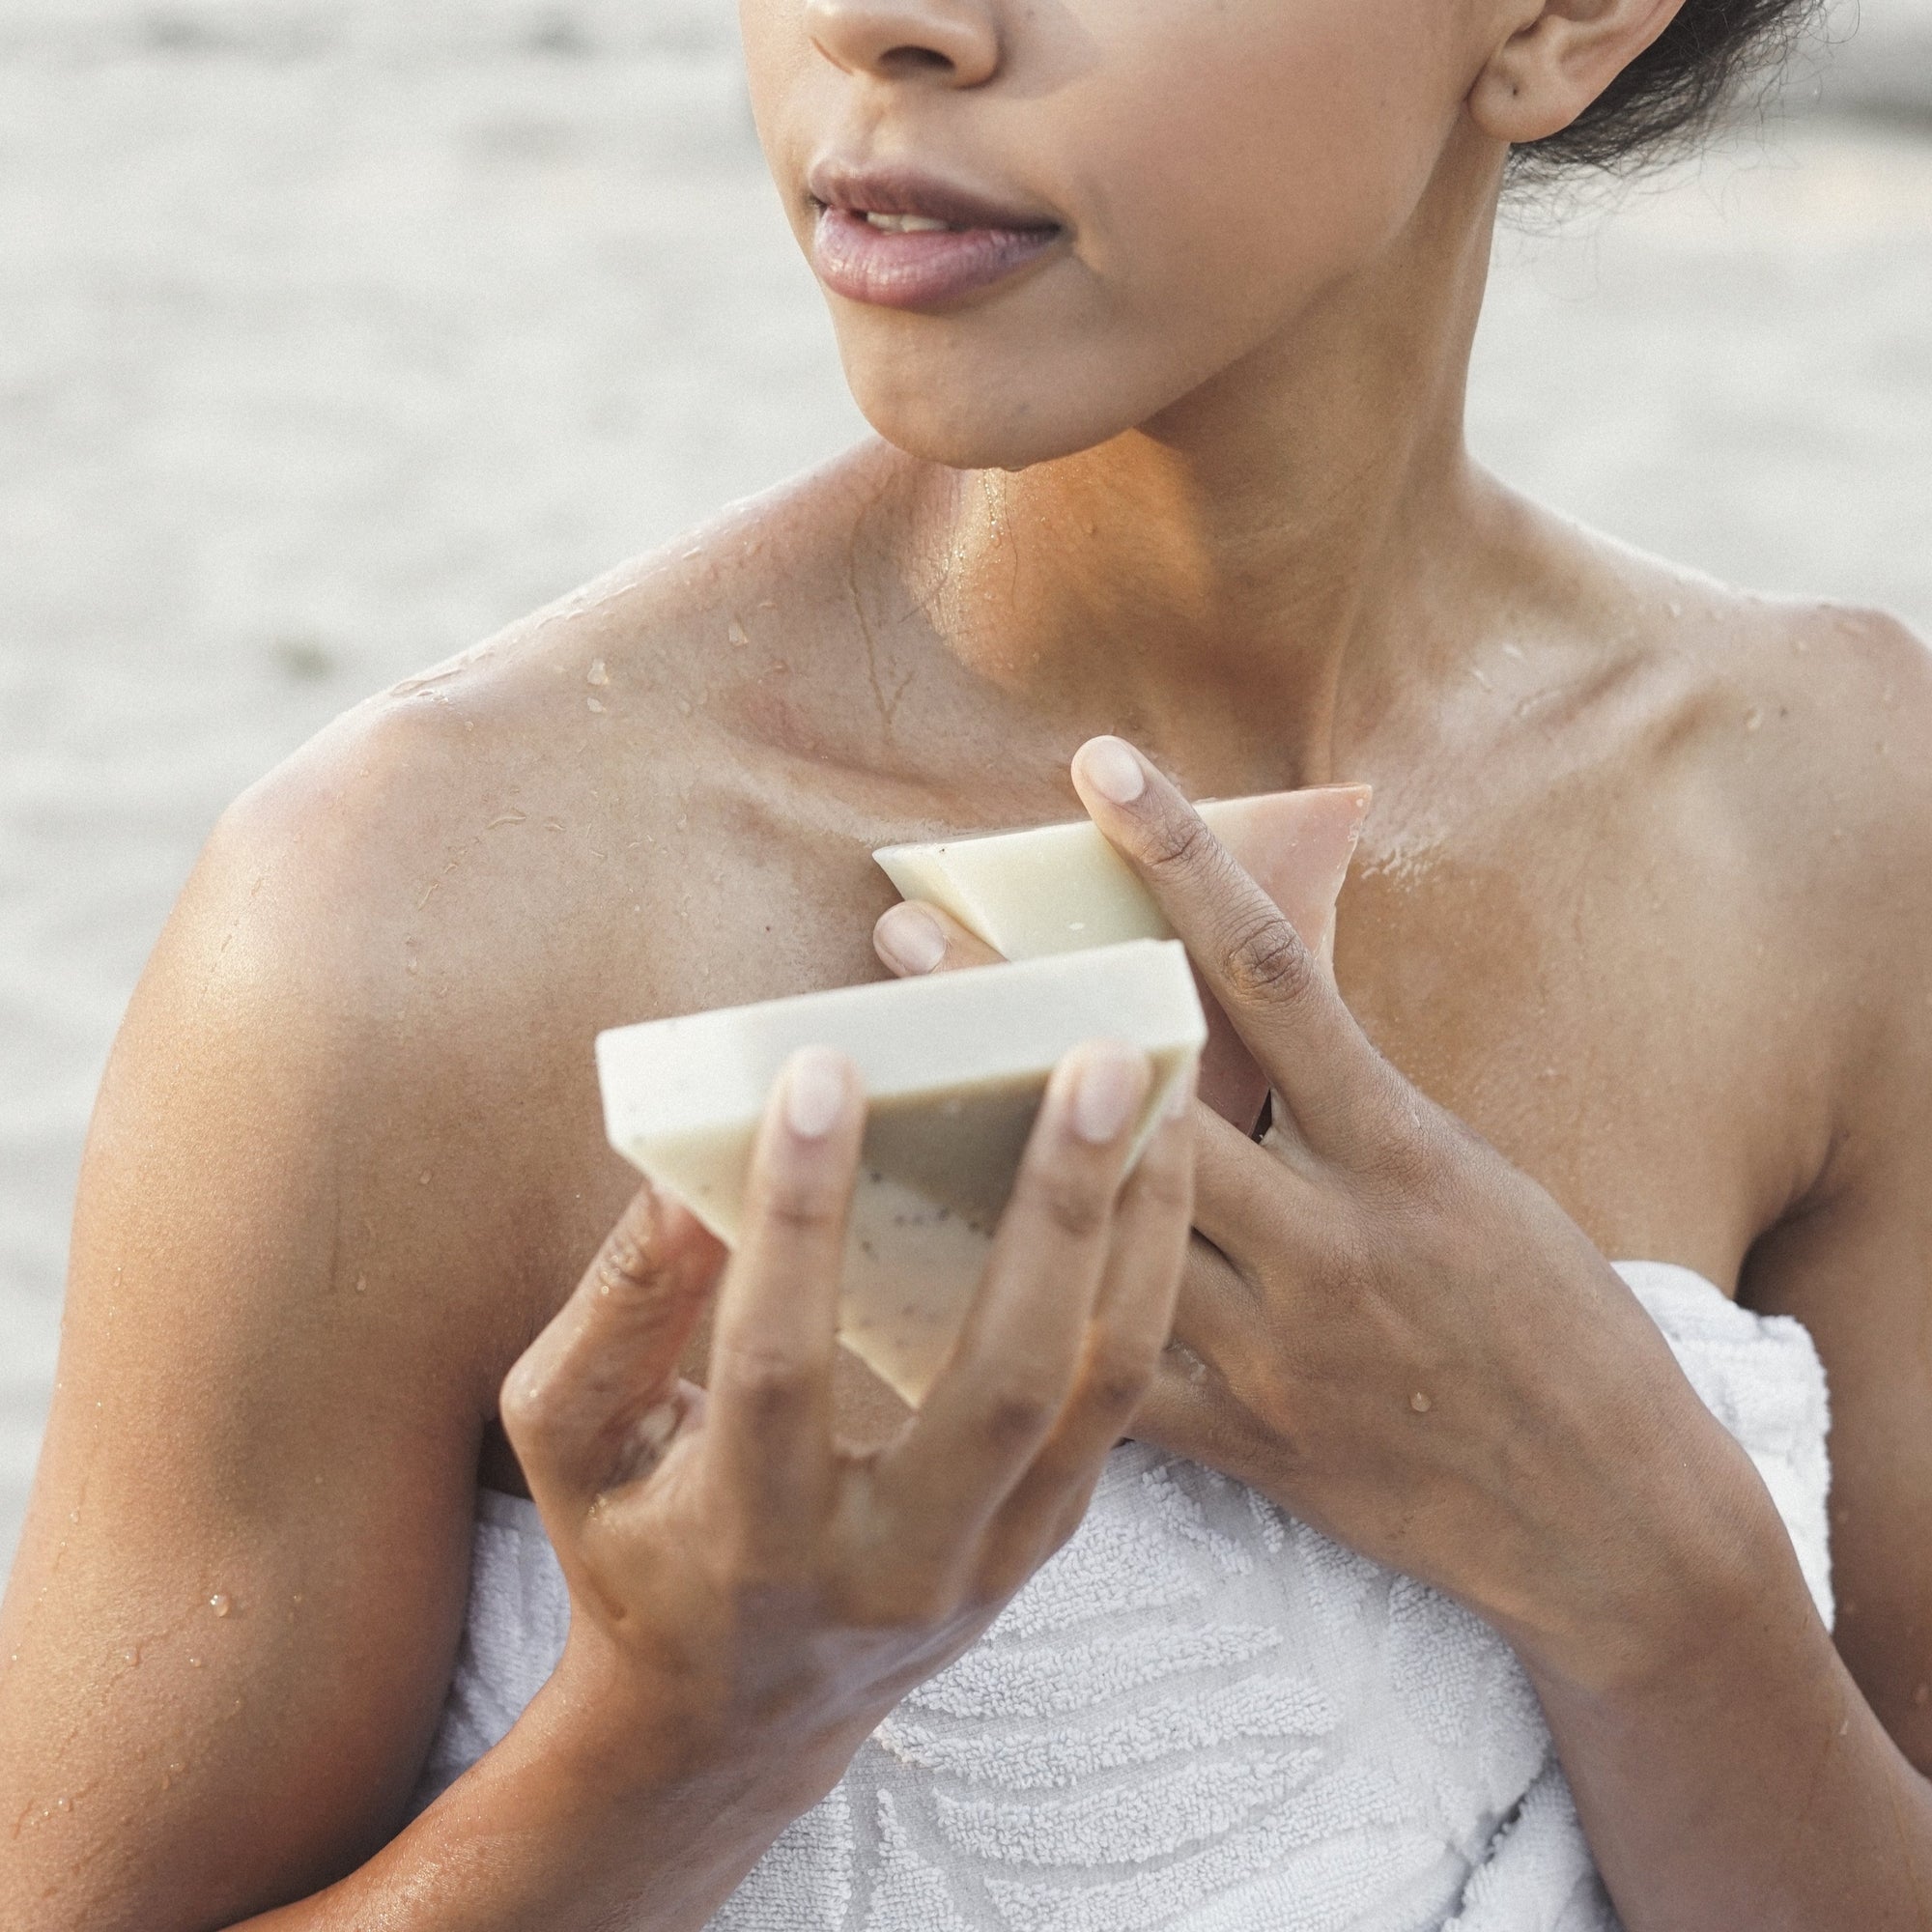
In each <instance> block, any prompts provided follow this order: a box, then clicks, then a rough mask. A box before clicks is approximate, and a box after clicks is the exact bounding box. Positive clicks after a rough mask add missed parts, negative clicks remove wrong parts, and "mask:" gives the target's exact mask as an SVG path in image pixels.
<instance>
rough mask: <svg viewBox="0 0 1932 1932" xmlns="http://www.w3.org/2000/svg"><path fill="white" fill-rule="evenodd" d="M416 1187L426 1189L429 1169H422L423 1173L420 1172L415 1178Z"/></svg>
mask: <svg viewBox="0 0 1932 1932" xmlns="http://www.w3.org/2000/svg"><path fill="white" fill-rule="evenodd" d="M416 1185H417V1186H418V1187H427V1186H428V1185H429V1169H428V1168H424V1169H423V1171H422V1172H421V1173H420V1174H419V1175H417V1176H416Z"/></svg>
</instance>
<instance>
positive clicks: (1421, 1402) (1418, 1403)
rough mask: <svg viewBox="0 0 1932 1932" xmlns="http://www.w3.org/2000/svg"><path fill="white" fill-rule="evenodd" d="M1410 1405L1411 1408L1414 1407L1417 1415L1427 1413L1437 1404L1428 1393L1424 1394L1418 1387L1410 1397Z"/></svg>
mask: <svg viewBox="0 0 1932 1932" xmlns="http://www.w3.org/2000/svg"><path fill="white" fill-rule="evenodd" d="M1408 1406H1409V1407H1410V1408H1412V1409H1414V1411H1415V1412H1416V1414H1417V1415H1427V1414H1428V1413H1429V1411H1430V1410H1431V1409H1432V1408H1434V1407H1435V1404H1434V1403H1433V1402H1431V1401H1430V1400H1429V1398H1428V1397H1427V1396H1426V1395H1424V1394H1423V1392H1422V1391H1421V1390H1420V1389H1417V1390H1416V1392H1415V1393H1414V1394H1413V1395H1412V1396H1410V1397H1409V1399H1408Z"/></svg>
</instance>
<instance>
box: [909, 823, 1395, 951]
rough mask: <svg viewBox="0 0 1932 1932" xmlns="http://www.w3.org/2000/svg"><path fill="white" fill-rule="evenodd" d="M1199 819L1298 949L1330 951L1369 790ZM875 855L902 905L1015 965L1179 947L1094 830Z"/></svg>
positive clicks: (1051, 831) (1034, 832)
mask: <svg viewBox="0 0 1932 1932" xmlns="http://www.w3.org/2000/svg"><path fill="white" fill-rule="evenodd" d="M1195 809H1196V810H1198V811H1199V812H1200V814H1201V816H1202V818H1203V820H1204V821H1205V822H1206V824H1207V826H1208V830H1209V831H1210V832H1212V833H1213V834H1214V836H1215V837H1216V838H1219V839H1220V840H1221V842H1222V843H1223V844H1224V845H1225V846H1227V848H1228V850H1229V852H1230V853H1231V854H1232V856H1233V857H1234V858H1235V859H1236V861H1237V862H1238V863H1239V865H1240V866H1241V867H1243V869H1244V870H1246V871H1247V872H1249V873H1250V874H1251V875H1252V876H1253V877H1254V879H1255V881H1256V883H1257V884H1258V885H1260V887H1261V888H1262V890H1263V891H1264V893H1266V894H1267V895H1268V896H1269V897H1270V898H1271V899H1273V900H1274V902H1275V904H1276V905H1278V906H1279V907H1280V908H1281V909H1282V911H1283V912H1284V913H1286V914H1287V915H1288V918H1289V920H1290V922H1291V923H1293V926H1294V928H1295V930H1296V931H1297V932H1299V933H1300V934H1301V936H1302V938H1303V939H1304V940H1306V941H1307V943H1308V944H1309V945H1310V946H1313V947H1315V948H1316V949H1317V950H1318V951H1321V952H1326V950H1327V948H1328V946H1329V944H1330V927H1331V924H1332V921H1333V915H1334V908H1335V897H1336V895H1337V894H1338V893H1339V892H1340V891H1341V888H1342V880H1343V877H1344V875H1345V874H1346V873H1347V871H1348V869H1349V861H1350V857H1352V855H1353V853H1354V849H1355V841H1356V839H1357V838H1359V837H1360V835H1361V829H1362V820H1363V818H1364V816H1365V815H1366V814H1367V811H1368V809H1369V788H1368V786H1367V785H1318V786H1311V787H1309V788H1307V789H1305V790H1301V791H1277V792H1264V793H1261V794H1259V795H1257V796H1255V797H1253V798H1229V799H1209V800H1205V801H1203V802H1202V803H1201V804H1200V805H1198V806H1197V807H1196V808H1195ZM872 856H873V858H874V859H876V860H877V861H878V862H879V864H880V866H881V867H884V868H885V871H886V875H887V876H888V877H889V878H890V879H891V880H892V882H893V884H894V885H895V886H896V887H897V888H898V889H899V892H900V894H901V895H902V896H904V897H906V898H909V899H927V900H930V901H931V902H932V903H933V904H935V905H937V906H939V907H941V908H942V909H943V910H945V911H946V912H949V913H951V914H952V917H953V918H954V919H956V920H957V921H958V922H959V923H960V924H962V925H963V926H965V927H966V929H967V930H968V931H969V932H973V933H977V934H978V935H979V937H980V938H981V939H983V940H984V941H985V942H986V944H987V945H988V946H991V947H992V948H993V949H994V950H995V951H996V952H1000V953H1002V954H1003V955H1004V956H1005V957H1006V958H1008V959H1037V958H1040V957H1042V956H1043V955H1045V954H1048V953H1054V952H1072V951H1075V950H1076V949H1078V948H1082V947H1089V946H1112V945H1117V944H1119V943H1120V942H1121V941H1122V940H1128V939H1168V938H1172V937H1173V931H1174V929H1173V927H1172V926H1170V925H1169V923H1167V921H1166V919H1165V918H1164V917H1163V916H1162V914H1161V911H1160V908H1159V906H1158V905H1156V904H1155V902H1154V899H1153V895H1151V893H1150V892H1149V891H1148V889H1147V888H1146V887H1145V886H1144V885H1142V884H1141V882H1140V880H1139V878H1138V877H1137V876H1136V875H1135V873H1134V871H1133V868H1132V867H1130V866H1128V864H1127V863H1126V861H1125V860H1124V859H1122V857H1121V855H1120V854H1119V853H1118V852H1116V851H1115V850H1114V848H1113V846H1112V845H1110V844H1109V843H1108V842H1107V840H1106V838H1104V837H1103V836H1102V834H1101V832H1100V829H1099V827H1098V826H1096V825H1095V824H1094V822H1093V820H1092V819H1088V818H1082V819H1075V820H1073V821H1071V822H1070V823H1067V824H1063V825H1038V826H1034V827H1031V828H1029V829H1028V830H1025V831H1021V832H992V833H985V834H981V835H978V836H975V837H971V838H948V839H943V840H939V841H936V842H933V843H929V844H912V845H885V846H881V847H880V848H879V849H878V850H877V851H876V852H874V853H873V854H872Z"/></svg>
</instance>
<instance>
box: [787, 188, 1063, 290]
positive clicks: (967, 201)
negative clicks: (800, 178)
mask: <svg viewBox="0 0 1932 1932" xmlns="http://www.w3.org/2000/svg"><path fill="white" fill-rule="evenodd" d="M810 191H811V194H812V198H813V200H814V201H815V202H816V203H817V205H818V219H817V224H816V227H815V229H814V231H813V234H812V243H811V261H812V267H813V268H814V269H816V270H817V271H818V276H819V279H820V280H821V281H822V282H823V283H824V284H825V286H826V287H827V288H829V289H830V290H831V291H832V292H833V293H834V294H835V295H840V296H844V297H845V298H847V299H848V300H850V301H861V302H869V303H871V304H872V305H873V306H875V307H879V308H937V307H940V306H942V305H943V304H945V303H947V302H950V301H954V300H957V299H958V298H960V297H962V296H966V295H971V294H973V293H975V292H976V291H978V290H980V289H984V288H990V287H991V286H992V285H993V284H994V283H995V282H1001V281H1004V280H1005V279H1006V278H1007V277H1008V276H1009V275H1011V274H1016V273H1017V272H1018V271H1019V270H1021V269H1023V268H1025V267H1027V266H1028V265H1029V264H1030V263H1032V262H1036V261H1037V260H1038V259H1039V258H1040V256H1042V255H1043V254H1045V253H1046V252H1047V251H1048V250H1049V249H1051V248H1052V247H1053V246H1054V244H1055V243H1056V242H1057V241H1059V240H1060V239H1061V236H1062V235H1063V234H1064V233H1065V230H1063V229H1062V228H1061V226H1060V225H1059V223H1057V222H1050V221H1038V220H1035V219H1030V218H1029V217H1027V216H1025V215H1023V214H1018V213H1012V212H1009V211H1007V210H1002V209H997V208H994V207H992V206H990V205H988V204H986V203H983V202H981V201H980V200H979V199H978V198H977V197H975V196H973V195H970V194H967V193H964V192H962V191H961V190H958V189H956V188H952V187H950V186H948V185H945V184H942V183H938V182H931V181H923V180H914V179H911V178H909V177H906V176H903V175H899V176H895V177H891V178H888V177H886V176H883V175H879V174H864V175H861V174H857V173H850V174H848V173H843V172H841V171H838V170H832V169H827V170H815V171H814V175H813V179H812V182H811V184H810Z"/></svg>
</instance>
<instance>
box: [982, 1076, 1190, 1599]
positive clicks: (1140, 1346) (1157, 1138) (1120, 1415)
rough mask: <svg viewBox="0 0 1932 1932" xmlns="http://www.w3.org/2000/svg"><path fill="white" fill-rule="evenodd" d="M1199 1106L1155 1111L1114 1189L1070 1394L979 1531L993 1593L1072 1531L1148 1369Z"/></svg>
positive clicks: (1177, 1271) (1161, 1331) (1168, 1290)
mask: <svg viewBox="0 0 1932 1932" xmlns="http://www.w3.org/2000/svg"><path fill="white" fill-rule="evenodd" d="M1204 1111H1205V1110H1204V1109H1200V1108H1196V1107H1193V1106H1189V1107H1186V1108H1183V1109H1182V1110H1181V1111H1180V1112H1179V1114H1174V1115H1170V1116H1169V1117H1168V1118H1166V1119H1165V1120H1163V1121H1162V1122H1161V1124H1160V1126H1159V1128H1158V1129H1157V1130H1156V1131H1155V1133H1154V1136H1153V1138H1152V1139H1151V1141H1150V1142H1149V1143H1148V1147H1147V1151H1146V1152H1145V1153H1144V1154H1143V1155H1142V1156H1141V1158H1140V1161H1139V1162H1138V1164H1137V1165H1136V1166H1135V1168H1134V1171H1133V1173H1132V1174H1131V1175H1129V1176H1128V1177H1127V1179H1126V1182H1125V1184H1124V1185H1123V1186H1122V1189H1121V1198H1120V1205H1119V1207H1118V1208H1116V1210H1115V1214H1114V1228H1113V1236H1112V1239H1111V1242H1110V1244H1109V1247H1108V1252H1107V1260H1106V1265H1105V1268H1104V1270H1103V1272H1102V1275H1101V1280H1100V1288H1099V1292H1098V1293H1097V1295H1096V1296H1095V1299H1094V1314H1093V1318H1092V1320H1091V1321H1089V1323H1088V1328H1087V1337H1086V1343H1085V1347H1084V1350H1083V1352H1082V1357H1081V1363H1080V1370H1079V1376H1078V1379H1077V1380H1076V1382H1075V1384H1074V1390H1073V1394H1072V1396H1071V1398H1070V1399H1069V1401H1068V1402H1067V1405H1066V1406H1065V1410H1064V1411H1063V1412H1062V1414H1061V1417H1060V1420H1059V1421H1058V1422H1057V1423H1056V1424H1055V1425H1054V1428H1053V1432H1052V1434H1051V1435H1048V1437H1047V1439H1046V1441H1045V1442H1044V1443H1043V1444H1042V1445H1041V1447H1040V1450H1039V1453H1038V1454H1037V1456H1036V1457H1035V1458H1034V1461H1033V1463H1032V1464H1031V1466H1030V1467H1029V1468H1028V1469H1027V1471H1026V1473H1025V1474H1024V1475H1023V1476H1022V1477H1021V1478H1020V1480H1019V1482H1018V1483H1017V1484H1016V1485H1015V1486H1014V1488H1013V1490H1012V1492H1011V1494H1010V1495H1009V1497H1008V1499H1007V1501H1006V1503H1005V1504H1004V1505H1003V1506H1002V1508H1001V1510H1000V1512H999V1516H998V1519H997V1521H996V1523H995V1525H994V1530H993V1534H992V1536H991V1537H990V1538H989V1540H988V1548H987V1555H986V1559H985V1561H986V1566H987V1572H988V1575H989V1577H990V1579H991V1583H992V1587H993V1589H994V1591H995V1592H996V1593H999V1592H1004V1591H1005V1590H1007V1589H1009V1588H1017V1587H1018V1584H1019V1583H1020V1582H1021V1581H1022V1580H1024V1578H1025V1577H1027V1576H1028V1575H1030V1574H1031V1573H1032V1571H1033V1570H1034V1568H1035V1567H1036V1566H1037V1564H1038V1563H1039V1562H1040V1560H1041V1559H1042V1557H1043V1556H1044V1555H1045V1554H1046V1553H1047V1552H1048V1551H1049V1550H1050V1549H1051V1548H1056V1547H1057V1546H1058V1545H1059V1544H1060V1543H1062V1542H1064V1541H1065V1538H1066V1537H1067V1536H1068V1535H1069V1534H1070V1533H1071V1531H1072V1528H1073V1525H1074V1523H1076V1522H1077V1521H1078V1520H1079V1517H1080V1515H1081V1514H1082V1513H1084V1511H1085V1508H1086V1501H1087V1498H1088V1496H1090V1495H1091V1494H1092V1492H1093V1488H1094V1481H1095V1480H1096V1479H1097V1477H1098V1474H1099V1470H1100V1465H1101V1463H1103V1462H1104V1461H1105V1460H1106V1456H1107V1452H1108V1451H1109V1450H1110V1449H1112V1447H1113V1446H1114V1444H1115V1443H1116V1442H1117V1441H1119V1440H1120V1438H1121V1435H1122V1432H1123V1431H1124V1430H1125V1428H1126V1426H1127V1423H1128V1420H1129V1418H1130V1417H1131V1416H1132V1415H1133V1413H1134V1411H1135V1409H1136V1408H1137V1407H1138V1406H1139V1405H1140V1403H1141V1401H1142V1399H1143V1397H1144V1396H1145V1394H1146V1392H1147V1390H1148V1387H1149V1385H1150V1383H1151V1379H1152V1378H1153V1375H1154V1372H1155V1368H1156V1366H1157V1364H1158V1363H1159V1361H1160V1357H1161V1350H1162V1347H1163V1345H1164V1343H1165V1342H1166V1339H1167V1336H1168V1332H1169V1329H1170V1327H1171V1326H1172V1324H1173V1321H1174V1308H1175V1298H1176V1295H1177V1293H1178V1292H1179V1285H1180V1279H1181V1274H1182V1269H1183V1265H1184V1264H1185V1262H1186V1258H1187V1253H1188V1216H1189V1214H1190V1212H1191V1210H1192V1208H1193V1202H1194V1148H1195V1124H1196V1122H1197V1120H1198V1119H1199V1117H1200V1115H1201V1113H1202V1112H1204Z"/></svg>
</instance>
